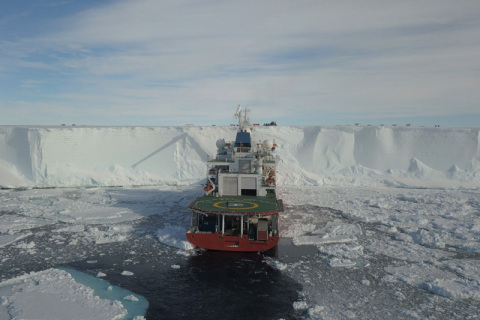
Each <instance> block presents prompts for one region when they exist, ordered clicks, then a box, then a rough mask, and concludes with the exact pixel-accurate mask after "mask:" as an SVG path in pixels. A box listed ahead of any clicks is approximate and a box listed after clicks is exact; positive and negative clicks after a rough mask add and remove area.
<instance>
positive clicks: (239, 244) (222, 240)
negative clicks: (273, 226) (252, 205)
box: [187, 232, 279, 252]
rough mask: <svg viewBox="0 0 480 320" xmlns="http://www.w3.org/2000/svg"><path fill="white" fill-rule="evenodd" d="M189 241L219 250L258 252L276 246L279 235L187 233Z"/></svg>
mask: <svg viewBox="0 0 480 320" xmlns="http://www.w3.org/2000/svg"><path fill="white" fill-rule="evenodd" d="M187 238H188V241H190V243H191V244H193V245H194V246H196V247H199V248H203V249H207V250H217V251H237V252H258V251H266V250H270V249H272V248H274V247H275V246H276V245H277V243H278V240H279V237H274V236H271V237H268V240H265V241H263V240H262V241H260V240H249V239H248V236H246V235H243V236H240V235H238V236H227V235H224V236H222V235H221V234H220V233H216V232H215V233H191V232H188V233H187Z"/></svg>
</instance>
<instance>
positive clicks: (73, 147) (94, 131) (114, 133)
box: [0, 126, 480, 188]
mask: <svg viewBox="0 0 480 320" xmlns="http://www.w3.org/2000/svg"><path fill="white" fill-rule="evenodd" d="M235 130H236V128H235V127H221V126H215V127H86V126H81V127H21V126H0V186H3V187H32V186H37V187H53V186H54V187H72V186H83V187H91V186H135V185H158V184H166V185H179V184H180V185H184V184H190V183H193V182H196V181H200V180H202V179H204V176H205V159H206V156H207V155H214V154H215V151H216V147H215V146H216V144H215V142H216V140H217V139H218V138H219V137H225V138H226V139H227V140H233V139H234V137H235ZM479 134H480V129H478V128H424V127H400V126H396V127H385V126H379V127H375V126H335V127H318V126H311V127H294V126H292V127H281V126H279V127H257V128H256V129H255V138H256V139H258V140H261V141H263V140H265V139H275V141H276V143H277V144H278V146H279V148H278V155H279V156H280V158H281V162H280V165H279V170H278V171H279V173H280V174H281V177H280V178H281V180H280V181H281V182H282V183H283V184H284V185H332V184H334V185H339V184H343V185H351V184H352V183H353V184H364V183H366V182H368V183H378V184H390V185H393V186H424V187H425V186H426V187H438V186H441V187H449V188H451V187H457V188H458V187H477V188H478V185H479V182H480V147H479V146H480V139H479Z"/></svg>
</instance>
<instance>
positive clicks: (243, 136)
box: [235, 132, 252, 152]
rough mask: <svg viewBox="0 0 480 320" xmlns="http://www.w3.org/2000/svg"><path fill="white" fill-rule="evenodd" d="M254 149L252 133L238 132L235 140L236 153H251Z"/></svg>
mask: <svg viewBox="0 0 480 320" xmlns="http://www.w3.org/2000/svg"><path fill="white" fill-rule="evenodd" d="M251 147H252V137H251V136H250V132H237V137H236V138H235V151H236V152H249V151H250V148H251Z"/></svg>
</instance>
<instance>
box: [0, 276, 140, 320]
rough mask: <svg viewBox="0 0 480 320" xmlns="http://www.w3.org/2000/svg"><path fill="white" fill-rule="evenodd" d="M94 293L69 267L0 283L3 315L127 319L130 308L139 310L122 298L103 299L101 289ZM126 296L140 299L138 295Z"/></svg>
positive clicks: (134, 299)
mask: <svg viewBox="0 0 480 320" xmlns="http://www.w3.org/2000/svg"><path fill="white" fill-rule="evenodd" d="M77 276H78V274H77ZM82 277H87V276H85V275H83V276H82ZM97 289H98V288H97ZM116 290H119V291H120V292H121V293H122V294H124V293H125V290H123V289H120V288H117V287H115V289H113V290H112V293H111V294H112V295H115V294H116V293H115V291H116ZM94 292H95V290H94V289H93V288H92V287H90V286H85V285H83V284H81V283H79V282H77V281H76V280H75V279H74V277H73V276H72V275H71V274H70V273H69V272H67V271H66V270H60V269H48V270H44V271H40V272H31V273H29V274H25V275H23V276H19V277H16V278H13V279H10V280H7V281H3V282H0V297H1V298H0V299H1V303H0V318H1V319H65V317H66V316H67V315H68V319H79V320H80V319H92V320H93V319H99V320H100V319H101V320H103V319H124V318H125V316H126V315H127V313H129V311H130V314H135V313H136V312H135V311H134V310H132V309H130V310H128V309H127V308H126V307H125V306H124V305H123V304H122V302H121V301H119V300H111V299H106V298H100V297H99V295H98V292H97V294H94ZM127 297H128V298H129V300H131V301H135V302H138V301H140V300H139V298H137V297H136V296H135V295H128V296H127ZM142 307H143V308H144V307H145V305H143V306H142ZM137 312H138V311H137Z"/></svg>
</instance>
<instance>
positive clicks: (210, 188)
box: [203, 183, 212, 191]
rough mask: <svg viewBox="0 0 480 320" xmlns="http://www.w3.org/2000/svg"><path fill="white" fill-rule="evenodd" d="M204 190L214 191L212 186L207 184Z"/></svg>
mask: <svg viewBox="0 0 480 320" xmlns="http://www.w3.org/2000/svg"><path fill="white" fill-rule="evenodd" d="M203 190H205V191H210V190H212V186H211V185H210V184H208V183H207V184H206V185H205V188H203Z"/></svg>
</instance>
